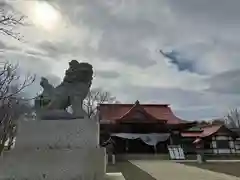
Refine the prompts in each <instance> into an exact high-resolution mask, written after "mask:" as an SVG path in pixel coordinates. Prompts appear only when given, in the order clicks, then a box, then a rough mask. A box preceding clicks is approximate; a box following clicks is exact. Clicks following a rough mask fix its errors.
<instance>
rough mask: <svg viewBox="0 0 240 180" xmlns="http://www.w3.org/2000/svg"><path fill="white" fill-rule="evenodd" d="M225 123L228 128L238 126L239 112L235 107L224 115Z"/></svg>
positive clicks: (237, 127) (239, 121) (236, 127)
mask: <svg viewBox="0 0 240 180" xmlns="http://www.w3.org/2000/svg"><path fill="white" fill-rule="evenodd" d="M225 124H226V125H227V126H228V127H230V128H235V129H239V128H240V112H239V110H238V109H237V108H236V109H233V110H231V111H230V112H229V113H228V115H227V116H226V117H225Z"/></svg>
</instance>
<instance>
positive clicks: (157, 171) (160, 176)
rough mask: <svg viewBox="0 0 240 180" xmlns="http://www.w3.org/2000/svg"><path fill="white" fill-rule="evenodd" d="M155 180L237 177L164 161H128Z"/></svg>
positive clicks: (211, 179)
mask: <svg viewBox="0 0 240 180" xmlns="http://www.w3.org/2000/svg"><path fill="white" fill-rule="evenodd" d="M130 162H131V163H132V164H134V165H136V166H137V167H139V168H140V169H142V170H143V171H145V172H147V173H148V174H150V175H151V176H152V177H154V178H155V179H156V180H193V179H194V180H239V179H240V178H239V177H235V176H230V175H226V174H223V173H217V172H213V171H208V170H204V169H200V168H196V167H192V166H186V165H184V164H179V163H175V162H171V161H164V160H133V161H130Z"/></svg>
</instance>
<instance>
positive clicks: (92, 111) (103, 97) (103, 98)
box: [83, 89, 120, 118]
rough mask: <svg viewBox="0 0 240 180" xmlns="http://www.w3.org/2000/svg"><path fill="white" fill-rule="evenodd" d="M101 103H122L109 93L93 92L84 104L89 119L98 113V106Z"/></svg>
mask: <svg viewBox="0 0 240 180" xmlns="http://www.w3.org/2000/svg"><path fill="white" fill-rule="evenodd" d="M101 103H120V102H119V101H117V100H116V97H114V96H112V95H111V94H110V93H109V92H106V91H103V90H101V89H93V90H91V91H90V92H89V93H88V95H87V97H86V98H85V100H84V102H83V108H84V109H85V110H86V112H87V115H88V117H89V118H93V117H94V116H95V115H96V113H97V105H98V104H101Z"/></svg>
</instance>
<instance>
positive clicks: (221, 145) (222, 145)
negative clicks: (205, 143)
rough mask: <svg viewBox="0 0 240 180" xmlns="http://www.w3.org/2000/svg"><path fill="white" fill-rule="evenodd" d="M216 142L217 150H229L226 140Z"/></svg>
mask: <svg viewBox="0 0 240 180" xmlns="http://www.w3.org/2000/svg"><path fill="white" fill-rule="evenodd" d="M216 142H217V148H218V149H229V148H230V147H229V141H227V140H218V141H216Z"/></svg>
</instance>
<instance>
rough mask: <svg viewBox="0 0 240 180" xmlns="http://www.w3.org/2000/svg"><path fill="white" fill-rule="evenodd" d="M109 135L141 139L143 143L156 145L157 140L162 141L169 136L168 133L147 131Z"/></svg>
mask: <svg viewBox="0 0 240 180" xmlns="http://www.w3.org/2000/svg"><path fill="white" fill-rule="evenodd" d="M111 136H115V137H120V138H123V139H141V140H142V141H143V142H144V143H145V144H147V145H150V146H156V145H157V144H158V143H159V142H164V141H166V140H168V138H169V137H170V133H161V134H160V133H149V134H135V133H114V134H111Z"/></svg>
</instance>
